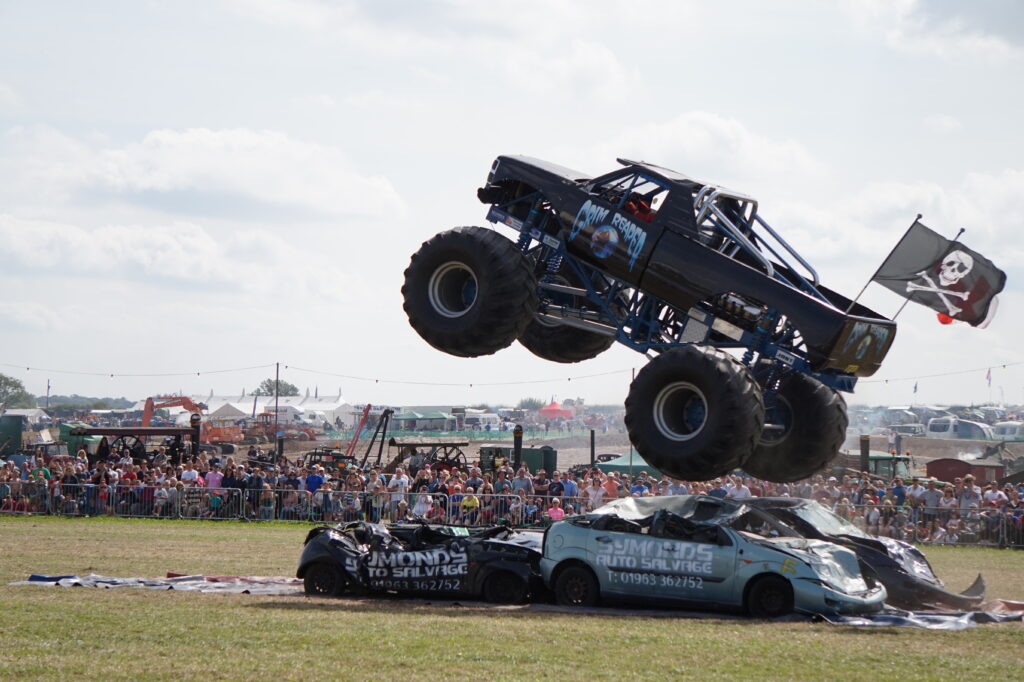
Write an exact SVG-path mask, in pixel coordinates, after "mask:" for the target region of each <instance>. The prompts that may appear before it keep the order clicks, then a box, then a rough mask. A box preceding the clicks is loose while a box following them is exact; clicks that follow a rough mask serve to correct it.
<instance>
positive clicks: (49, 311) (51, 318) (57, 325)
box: [0, 300, 68, 332]
mask: <svg viewBox="0 0 1024 682" xmlns="http://www.w3.org/2000/svg"><path fill="white" fill-rule="evenodd" d="M0 320H2V321H3V325H2V326H3V327H4V328H5V329H8V330H9V329H19V330H27V331H30V332H65V331H68V324H67V323H66V322H65V318H63V317H62V316H61V315H60V313H59V312H58V311H57V310H55V309H54V308H53V307H52V306H43V305H39V304H36V303H32V302H28V301H24V302H20V301H10V300H9V301H0Z"/></svg>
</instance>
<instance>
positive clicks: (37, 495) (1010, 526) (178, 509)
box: [0, 481, 1024, 547]
mask: <svg viewBox="0 0 1024 682" xmlns="http://www.w3.org/2000/svg"><path fill="white" fill-rule="evenodd" d="M592 492H593V491H592ZM607 500H608V497H607V496H606V495H600V494H584V495H580V496H564V495H563V496H546V495H527V494H525V492H523V493H521V494H520V493H518V492H517V493H511V492H509V493H499V494H491V493H485V494H466V493H462V492H460V491H458V490H456V491H455V492H453V493H448V492H447V489H445V490H444V491H439V492H428V491H419V492H397V491H387V490H376V491H371V492H366V491H361V490H338V489H335V488H334V487H333V485H328V486H324V487H322V488H320V489H319V490H317V491H316V492H312V493H311V492H308V491H306V490H300V489H296V488H284V489H281V488H270V487H264V488H261V489H238V488H204V487H202V486H194V485H185V484H181V483H179V484H177V485H174V486H171V485H167V484H164V485H157V486H146V485H138V484H136V483H135V482H128V483H120V484H115V485H107V484H105V483H104V484H100V485H94V484H84V485H83V484H66V483H62V482H60V481H53V482H36V481H8V482H4V483H2V484H0V514H17V515H27V514H47V515H60V516H118V517H126V518H168V519H234V520H251V521H307V522H310V521H312V522H321V523H340V522H346V521H369V522H371V523H386V522H399V521H404V520H414V519H424V520H426V521H429V522H431V523H439V524H452V525H461V526H489V525H493V524H496V523H503V524H508V525H511V526H543V525H547V524H549V523H551V522H554V521H558V520H561V519H563V518H565V517H567V516H572V515H575V514H583V513H587V512H588V511H591V510H592V509H594V508H596V507H597V506H600V505H601V504H603V503H604V502H605V501H607ZM834 511H835V513H836V515H838V516H839V517H841V518H842V519H844V520H846V521H848V522H849V523H851V524H853V525H854V526H856V527H857V528H859V529H860V530H862V531H863V532H865V533H867V534H869V535H874V536H878V537H889V538H894V539H898V540H904V541H906V542H910V543H913V544H919V545H929V544H931V545H981V546H997V547H1024V510H1022V509H1018V508H1015V507H1012V506H1010V505H995V506H993V505H988V506H985V507H976V506H971V507H968V508H966V509H961V508H959V507H921V506H902V507H898V506H895V505H888V504H883V505H853V504H838V505H835V507H834ZM825 522H826V520H823V521H822V523H825ZM823 530H825V531H826V532H829V533H835V534H842V533H843V532H844V529H843V528H841V527H840V528H833V529H823Z"/></svg>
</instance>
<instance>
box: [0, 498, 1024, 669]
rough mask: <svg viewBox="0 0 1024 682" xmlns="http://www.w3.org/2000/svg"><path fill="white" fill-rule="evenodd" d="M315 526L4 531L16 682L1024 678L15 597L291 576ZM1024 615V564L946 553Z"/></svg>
mask: <svg viewBox="0 0 1024 682" xmlns="http://www.w3.org/2000/svg"><path fill="white" fill-rule="evenodd" d="M307 528H308V526H303V525H300V524H294V525H292V524H279V525H275V524H241V523H227V522H225V523H209V522H188V521H174V522H171V521H146V520H125V519H59V518H48V517H47V518H39V517H34V518H10V517H6V518H0V677H2V678H4V679H18V680H21V679H30V678H47V679H82V678H99V679H124V678H136V679H139V678H144V679H182V678H187V679H198V678H201V679H206V680H210V679H214V680H217V679H243V678H248V679H272V678H283V679H298V678H304V679H321V678H328V677H333V678H342V679H371V678H372V679H378V680H388V679H403V680H409V679H431V678H440V679H449V678H463V679H507V678H516V679H566V678H569V679H583V678H585V679H587V680H601V679H620V678H627V679H629V678H663V679H669V678H696V677H702V678H713V679H715V678H729V679H822V678H826V677H833V676H835V677H838V678H839V679H844V680H879V679H896V678H900V679H966V678H973V679H1000V680H1003V679H1024V626H1022V625H1021V624H1020V623H1007V624H1002V625H987V626H980V627H977V628H974V629H973V630H969V631H966V632H958V633H953V632H933V631H919V630H910V629H896V628H876V629H856V628H845V627H834V626H829V625H823V624H813V623H764V622H756V621H750V620H745V619H737V618H730V617H723V618H712V619H692V618H677V617H666V615H665V613H664V612H656V613H650V614H643V615H627V614H616V615H595V614H589V613H563V612H558V611H552V610H543V609H538V608H536V607H525V608H491V607H486V606H480V605H461V604H453V603H443V602H440V603H429V602H424V601H400V600H394V599H384V600H347V599H338V600H332V599H309V598H306V597H290V596H289V597H268V596H253V595H223V594H206V595H204V594H194V593H186V592H153V591H148V590H91V589H85V588H82V589H62V588H41V587H40V588H36V587H9V586H8V585H7V583H9V582H11V581H14V580H23V579H25V577H26V576H28V574H30V573H33V572H36V573H51V574H58V573H80V574H84V573H89V572H95V573H100V574H104V575H119V576H162V575H164V574H165V573H166V572H167V571H169V570H171V571H177V572H182V573H243V574H249V575H293V574H294V570H295V562H296V560H297V558H298V554H299V550H300V547H301V543H302V539H303V537H304V536H305V532H306V530H307ZM928 555H929V558H930V559H931V560H932V563H933V564H934V566H935V568H936V571H937V572H938V573H939V575H941V576H943V578H945V579H946V582H947V584H948V585H949V586H950V587H952V588H954V589H963V588H965V587H966V586H967V585H968V584H970V582H971V580H973V578H974V575H975V574H976V573H977V571H978V570H982V571H983V572H984V574H985V576H986V580H987V581H988V584H989V596H991V597H1002V598H1006V599H1016V600H1024V552H1014V551H999V550H983V549H953V548H932V549H929V550H928Z"/></svg>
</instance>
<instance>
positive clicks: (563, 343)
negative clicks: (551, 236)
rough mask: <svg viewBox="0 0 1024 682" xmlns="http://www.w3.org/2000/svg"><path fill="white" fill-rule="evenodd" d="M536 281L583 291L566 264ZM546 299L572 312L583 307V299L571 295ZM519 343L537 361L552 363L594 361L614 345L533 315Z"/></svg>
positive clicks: (604, 338) (611, 338)
mask: <svg viewBox="0 0 1024 682" xmlns="http://www.w3.org/2000/svg"><path fill="white" fill-rule="evenodd" d="M537 279H538V280H539V281H540V282H544V283H550V284H562V285H566V286H571V287H577V288H583V283H582V281H581V280H580V278H579V276H578V275H577V274H576V273H575V272H574V271H573V270H572V268H571V267H570V266H569V265H568V264H567V263H563V264H562V268H561V269H560V270H559V272H558V273H556V274H543V273H542V274H539V275H538V277H537ZM549 297H550V299H551V301H552V303H554V304H556V305H563V306H566V307H568V308H572V309H580V308H583V307H584V306H585V305H586V299H585V298H583V297H579V296H573V295H572V294H563V293H558V292H554V293H551V294H550V295H549ZM519 343H521V344H522V345H523V346H524V347H525V348H526V349H527V350H528V351H530V352H531V353H533V354H534V355H536V356H537V357H539V358H544V359H545V360H550V361H551V362H564V363H569V362H582V361H583V360H590V359H591V358H596V357H597V356H598V355H600V354H601V353H603V352H605V351H606V350H608V349H609V348H611V346H612V344H613V343H615V337H614V336H607V335H605V334H598V333H595V332H591V331H587V330H586V329H579V328H577V327H570V326H569V325H565V324H559V323H557V322H549V321H546V320H541V319H540V318H538V317H535V316H534V317H532V318H531V319H530V323H529V324H527V325H526V329H524V330H523V333H522V334H520V335H519Z"/></svg>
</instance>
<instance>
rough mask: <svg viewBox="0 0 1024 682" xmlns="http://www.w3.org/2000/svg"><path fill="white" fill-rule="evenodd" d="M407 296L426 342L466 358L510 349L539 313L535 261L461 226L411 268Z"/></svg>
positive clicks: (496, 237)
mask: <svg viewBox="0 0 1024 682" xmlns="http://www.w3.org/2000/svg"><path fill="white" fill-rule="evenodd" d="M402 296H403V297H404V298H405V312H406V315H408V316H409V324H411V325H412V327H413V329H415V330H416V332H417V333H419V335H420V336H421V337H423V340H424V341H426V342H427V343H429V344H430V345H431V346H433V347H434V348H437V349H438V350H440V351H443V352H445V353H449V354H450V355H457V356H459V357H464V358H471V357H477V356H479V355H490V354H491V353H495V352H497V351H499V350H501V349H502V348H505V347H507V346H508V345H510V344H511V343H512V342H513V341H515V340H516V337H518V336H519V335H520V334H521V333H522V332H523V329H524V328H525V327H526V325H527V324H528V323H529V321H530V320H531V319H532V316H533V312H534V311H535V310H536V309H537V283H536V279H535V278H534V276H533V272H532V271H531V268H530V263H529V261H528V260H527V258H526V257H525V256H524V255H523V253H522V252H521V251H520V250H519V249H518V248H516V245H515V244H514V243H512V242H511V241H510V240H509V239H507V238H505V237H504V236H502V235H500V234H498V233H497V232H495V231H493V230H488V229H485V228H482V227H456V228H454V229H452V230H448V231H447V232H442V233H440V234H438V235H435V236H434V237H432V238H431V239H428V240H427V241H425V242H423V245H422V246H421V247H420V249H419V251H417V252H416V253H415V254H413V257H412V261H411V262H410V263H409V267H408V268H406V270H405V284H404V285H403V286H402Z"/></svg>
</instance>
